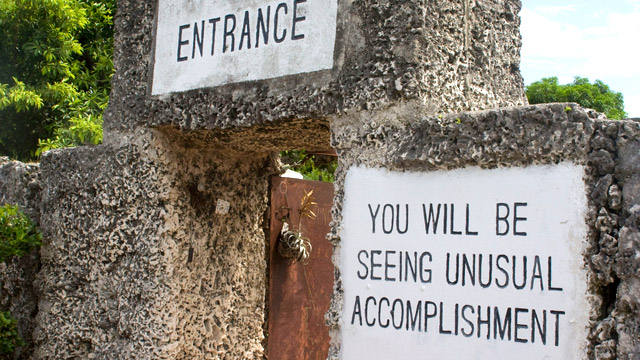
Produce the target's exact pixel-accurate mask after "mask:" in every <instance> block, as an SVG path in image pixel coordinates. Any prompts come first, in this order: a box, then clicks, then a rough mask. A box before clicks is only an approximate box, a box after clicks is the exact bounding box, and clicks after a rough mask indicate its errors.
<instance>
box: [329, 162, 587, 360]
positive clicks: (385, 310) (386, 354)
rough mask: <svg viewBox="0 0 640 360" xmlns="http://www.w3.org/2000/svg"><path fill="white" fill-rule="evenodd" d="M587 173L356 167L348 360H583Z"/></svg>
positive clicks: (346, 231)
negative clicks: (401, 169) (417, 170)
mask: <svg viewBox="0 0 640 360" xmlns="http://www.w3.org/2000/svg"><path fill="white" fill-rule="evenodd" d="M583 175H584V168H583V167H582V166H578V165H575V164H573V163H561V164H559V165H545V166H531V167H526V168H500V169H493V170H486V169H480V168H466V169H458V170H453V171H434V172H424V173H410V172H404V173H400V172H389V171H387V170H383V169H370V168H365V167H353V168H351V169H350V170H349V171H348V172H347V176H346V180H345V197H344V212H343V214H344V217H343V229H342V230H341V238H342V242H341V243H342V250H341V253H340V254H341V255H340V261H341V266H340V268H341V270H342V281H343V285H344V307H343V315H342V326H341V329H342V330H341V331H342V334H341V336H342V341H341V343H342V348H341V351H342V354H341V358H342V359H365V358H366V359H394V358H396V359H397V358H407V359H408V358H412V359H413V358H415V359H417V358H420V359H504V360H506V359H515V358H517V359H520V360H525V359H583V358H584V357H585V348H586V339H587V326H588V318H589V310H590V305H589V303H588V301H587V295H586V292H587V274H586V270H585V268H584V264H583V251H584V249H585V247H586V238H587V231H588V230H587V225H586V223H585V216H586V213H587V203H586V190H585V185H584V182H583V179H582V178H583Z"/></svg>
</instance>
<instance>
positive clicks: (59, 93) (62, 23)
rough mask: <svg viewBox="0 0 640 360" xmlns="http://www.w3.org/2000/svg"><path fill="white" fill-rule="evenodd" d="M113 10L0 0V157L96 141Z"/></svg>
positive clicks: (108, 4)
mask: <svg viewBox="0 0 640 360" xmlns="http://www.w3.org/2000/svg"><path fill="white" fill-rule="evenodd" d="M114 11H115V0H107V1H89V0H0V155H8V156H11V157H13V158H17V159H21V160H28V159H32V158H33V157H34V155H37V154H39V153H40V152H41V151H44V150H48V149H51V148H58V147H66V146H75V145H81V144H96V143H99V142H101V141H102V113H103V111H104V109H105V107H106V105H107V102H108V99H109V91H110V78H111V75H112V74H113V61H112V56H113V55H112V54H113V21H112V14H113V13H114ZM38 148H39V150H38Z"/></svg>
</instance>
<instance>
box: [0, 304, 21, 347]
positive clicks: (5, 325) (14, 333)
mask: <svg viewBox="0 0 640 360" xmlns="http://www.w3.org/2000/svg"><path fill="white" fill-rule="evenodd" d="M22 345H24V341H23V340H22V338H20V335H19V334H18V323H17V322H16V320H15V319H14V318H13V317H12V316H11V313H9V312H8V311H3V312H0V354H11V353H12V352H13V351H14V350H15V349H16V348H17V347H18V346H22Z"/></svg>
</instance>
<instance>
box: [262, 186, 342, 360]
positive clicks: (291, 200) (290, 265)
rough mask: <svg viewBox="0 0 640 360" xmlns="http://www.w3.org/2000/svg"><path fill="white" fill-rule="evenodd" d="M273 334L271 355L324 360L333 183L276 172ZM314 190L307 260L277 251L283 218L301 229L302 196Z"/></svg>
mask: <svg viewBox="0 0 640 360" xmlns="http://www.w3.org/2000/svg"><path fill="white" fill-rule="evenodd" d="M271 185H272V187H271V188H272V191H271V220H270V260H269V262H270V278H269V288H270V293H269V334H268V336H269V338H268V346H267V355H268V358H269V359H270V360H324V359H326V358H327V353H328V350H329V330H328V328H327V326H326V325H325V320H324V315H325V313H326V312H327V310H328V309H329V302H330V301H331V293H332V291H333V263H332V262H331V254H332V252H333V246H332V245H331V243H330V242H329V241H328V240H327V239H326V234H327V233H329V223H330V222H331V204H332V202H333V184H331V183H323V182H318V181H308V180H298V179H290V178H280V177H274V178H273V179H272V182H271ZM311 190H313V198H314V201H315V202H316V203H317V205H314V206H312V210H313V212H314V213H315V214H316V218H315V219H310V218H306V217H303V219H302V222H301V225H302V233H303V235H304V236H306V237H308V238H309V240H310V241H311V245H312V250H311V256H310V257H309V259H308V260H307V262H306V264H301V263H297V262H292V261H291V260H288V259H284V258H283V257H282V256H281V255H280V254H279V253H278V249H277V248H278V246H277V241H278V234H279V233H280V230H281V229H282V225H283V223H282V217H283V216H285V215H286V213H287V211H288V212H289V214H290V220H291V221H290V223H289V225H290V226H293V227H294V228H295V230H298V229H297V227H298V221H299V212H298V210H299V208H300V201H301V199H302V197H303V196H304V195H305V193H308V192H309V191H311Z"/></svg>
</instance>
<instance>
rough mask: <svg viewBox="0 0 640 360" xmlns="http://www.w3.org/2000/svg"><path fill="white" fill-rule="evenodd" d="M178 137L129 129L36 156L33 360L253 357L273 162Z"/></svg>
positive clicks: (257, 351) (257, 349)
mask: <svg viewBox="0 0 640 360" xmlns="http://www.w3.org/2000/svg"><path fill="white" fill-rule="evenodd" d="M180 144H181V142H179V141H175V139H174V138H172V137H171V136H170V135H166V134H164V133H162V132H159V131H157V132H154V133H151V132H149V131H147V130H139V131H137V132H136V134H135V135H132V136H131V137H128V138H114V139H112V141H111V144H110V145H102V146H98V147H93V148H75V149H68V150H63V151H52V152H48V153H47V154H46V155H45V156H44V157H43V159H42V162H41V171H42V179H43V184H42V186H43V197H42V209H43V213H42V220H41V224H42V230H43V232H44V235H45V244H44V246H43V247H42V251H41V253H42V270H41V271H40V273H39V275H38V281H37V288H38V296H39V313H38V316H37V328H36V331H35V336H34V341H35V346H36V348H35V352H34V355H33V357H34V358H37V359H60V358H77V359H133V358H135V359H260V358H262V356H263V348H262V343H261V341H262V339H263V337H264V335H263V329H262V326H263V322H264V301H265V294H264V293H265V271H266V269H265V266H266V265H265V261H264V256H265V249H264V234H263V233H262V229H261V216H262V213H263V211H264V209H265V208H266V193H267V181H266V176H267V175H268V172H269V171H268V169H270V166H271V163H272V160H271V158H270V157H269V156H261V155H256V154H255V153H244V154H242V156H241V155H240V154H237V153H234V152H231V151H227V150H225V149H224V148H212V147H200V146H194V145H193V144H192V145H191V146H190V147H189V148H183V147H181V146H180ZM218 200H225V201H228V202H229V203H230V209H229V212H228V213H227V214H219V213H216V212H215V207H216V204H217V201H218Z"/></svg>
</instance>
